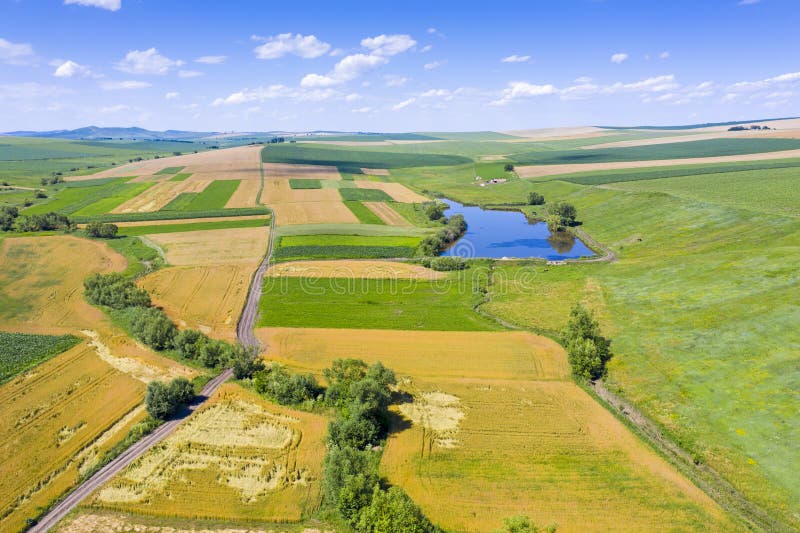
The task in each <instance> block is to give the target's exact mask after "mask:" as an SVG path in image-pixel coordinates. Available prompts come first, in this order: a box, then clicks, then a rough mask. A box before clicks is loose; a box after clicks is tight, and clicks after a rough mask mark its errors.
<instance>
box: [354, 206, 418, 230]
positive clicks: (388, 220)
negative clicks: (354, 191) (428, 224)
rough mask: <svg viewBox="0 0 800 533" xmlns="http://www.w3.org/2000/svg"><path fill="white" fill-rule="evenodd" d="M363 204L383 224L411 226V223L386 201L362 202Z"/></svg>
mask: <svg viewBox="0 0 800 533" xmlns="http://www.w3.org/2000/svg"><path fill="white" fill-rule="evenodd" d="M364 205H365V206H366V207H367V208H368V209H369V210H370V211H372V212H373V213H374V214H375V215H376V216H377V217H378V218H379V219H380V220H381V221H382V222H383V223H384V224H389V225H390V226H411V223H410V222H409V221H408V220H406V219H405V218H403V217H402V216H401V215H400V214H399V213H398V212H397V211H396V210H394V209H392V206H391V205H389V204H387V203H386V202H364Z"/></svg>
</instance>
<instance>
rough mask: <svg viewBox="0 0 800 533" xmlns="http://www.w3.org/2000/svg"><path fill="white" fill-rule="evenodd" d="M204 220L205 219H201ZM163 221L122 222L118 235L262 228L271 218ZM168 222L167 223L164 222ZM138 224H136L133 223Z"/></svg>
mask: <svg viewBox="0 0 800 533" xmlns="http://www.w3.org/2000/svg"><path fill="white" fill-rule="evenodd" d="M200 220H203V219H200ZM159 222H162V223H146V225H145V223H128V224H125V223H122V224H120V229H119V232H118V235H127V236H128V237H138V236H140V235H155V234H157V233H180V232H184V231H207V230H218V229H237V228H260V227H263V226H269V218H265V217H246V218H238V217H226V218H222V219H206V221H204V222H195V221H192V220H191V219H190V220H188V221H185V222H183V223H175V222H174V220H164V221H159ZM164 222H166V223H164ZM133 224H136V225H133Z"/></svg>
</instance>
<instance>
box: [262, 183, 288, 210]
mask: <svg viewBox="0 0 800 533" xmlns="http://www.w3.org/2000/svg"><path fill="white" fill-rule="evenodd" d="M261 201H262V202H263V203H265V204H268V205H273V204H284V203H287V202H291V201H292V188H291V187H290V186H289V180H288V179H268V180H264V192H263V193H262V194H261Z"/></svg>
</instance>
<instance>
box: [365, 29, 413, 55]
mask: <svg viewBox="0 0 800 533" xmlns="http://www.w3.org/2000/svg"><path fill="white" fill-rule="evenodd" d="M416 44H417V41H415V40H414V39H412V38H411V36H410V35H406V34H402V35H378V36H376V37H367V38H366V39H362V40H361V46H363V47H364V48H366V49H367V50H370V51H371V52H372V53H373V54H375V55H379V56H395V55H397V54H401V53H403V52H405V51H406V50H408V49H409V48H412V47H413V46H414V45H416Z"/></svg>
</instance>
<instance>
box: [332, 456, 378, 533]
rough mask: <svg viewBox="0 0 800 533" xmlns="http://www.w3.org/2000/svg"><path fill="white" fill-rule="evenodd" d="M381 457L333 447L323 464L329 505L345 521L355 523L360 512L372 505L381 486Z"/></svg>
mask: <svg viewBox="0 0 800 533" xmlns="http://www.w3.org/2000/svg"><path fill="white" fill-rule="evenodd" d="M379 460H380V455H379V454H376V453H373V452H370V451H366V452H365V451H360V450H356V449H353V448H348V447H341V446H336V445H332V446H331V447H330V448H328V453H326V454H325V459H324V461H323V465H322V466H323V472H324V474H323V478H322V491H323V496H324V498H325V501H326V502H327V504H328V505H330V506H331V507H333V508H335V509H336V510H338V511H339V513H340V514H341V515H342V517H343V518H344V519H345V520H348V521H350V522H351V523H352V522H355V521H357V520H358V518H359V511H360V510H361V509H363V508H364V507H366V506H368V505H369V504H370V501H371V499H372V493H373V488H374V487H375V485H376V484H377V483H378V461H379Z"/></svg>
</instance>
